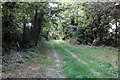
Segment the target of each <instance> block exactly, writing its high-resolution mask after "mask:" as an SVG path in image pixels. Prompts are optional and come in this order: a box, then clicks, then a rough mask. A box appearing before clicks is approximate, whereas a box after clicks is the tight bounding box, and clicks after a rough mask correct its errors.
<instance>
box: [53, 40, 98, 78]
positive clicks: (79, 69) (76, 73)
mask: <svg viewBox="0 0 120 80" xmlns="http://www.w3.org/2000/svg"><path fill="white" fill-rule="evenodd" d="M53 43H54V48H55V50H56V51H57V52H58V53H59V55H60V56H61V57H62V60H63V61H65V64H64V65H63V70H64V71H63V73H62V74H64V75H65V76H66V77H69V78H95V77H98V76H97V75H96V74H94V73H92V72H91V71H90V69H89V67H88V66H87V65H85V64H83V63H81V62H79V61H78V60H76V59H75V58H73V57H72V56H71V55H70V54H69V53H68V52H66V51H65V50H64V49H63V48H61V47H60V46H59V44H58V43H57V42H56V41H53Z"/></svg>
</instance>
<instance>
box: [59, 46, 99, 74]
mask: <svg viewBox="0 0 120 80" xmlns="http://www.w3.org/2000/svg"><path fill="white" fill-rule="evenodd" d="M61 47H62V48H64V47H63V46H61ZM64 49H65V50H66V51H67V52H68V53H70V54H71V55H72V56H73V57H74V58H76V59H77V60H78V61H79V62H82V63H83V64H88V63H86V62H85V61H84V60H82V59H81V58H80V57H78V56H77V55H75V54H74V53H72V52H71V51H69V50H68V49H66V48H64ZM90 70H91V72H93V73H94V74H96V75H98V76H100V75H101V73H100V72H97V71H95V70H94V69H92V68H90Z"/></svg>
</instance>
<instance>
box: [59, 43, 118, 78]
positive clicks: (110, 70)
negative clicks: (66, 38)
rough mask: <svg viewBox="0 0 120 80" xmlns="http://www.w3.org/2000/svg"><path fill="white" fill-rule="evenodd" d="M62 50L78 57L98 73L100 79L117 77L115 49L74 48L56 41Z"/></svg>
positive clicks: (82, 46)
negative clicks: (64, 49)
mask: <svg viewBox="0 0 120 80" xmlns="http://www.w3.org/2000/svg"><path fill="white" fill-rule="evenodd" d="M58 42H59V44H60V45H62V46H63V47H64V48H66V49H68V50H70V51H71V52H73V53H74V54H75V55H77V56H78V57H80V58H82V59H83V60H84V61H85V62H87V63H88V65H87V66H89V67H90V68H93V69H95V70H96V71H98V72H100V73H101V74H102V75H103V76H101V77H111V78H113V77H117V75H118V73H117V71H118V66H117V64H116V63H117V49H114V48H107V47H97V48H96V47H94V46H85V45H81V46H76V45H67V44H65V43H64V42H62V41H58Z"/></svg>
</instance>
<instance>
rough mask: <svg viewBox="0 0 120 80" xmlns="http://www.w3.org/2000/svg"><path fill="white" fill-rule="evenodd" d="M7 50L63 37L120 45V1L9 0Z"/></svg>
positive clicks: (4, 8) (4, 18) (5, 18)
mask: <svg viewBox="0 0 120 80" xmlns="http://www.w3.org/2000/svg"><path fill="white" fill-rule="evenodd" d="M1 4H2V6H1V8H2V39H3V40H2V42H3V43H2V46H3V50H11V49H15V50H16V49H19V48H30V47H32V46H36V45H37V44H38V43H41V42H43V41H45V40H46V41H49V40H52V39H62V40H65V41H67V42H70V43H74V44H78V45H80V44H84V45H94V46H100V45H105V46H113V47H118V46H120V4H119V3H117V2H85V3H80V2H64V3H60V2H5V3H1Z"/></svg>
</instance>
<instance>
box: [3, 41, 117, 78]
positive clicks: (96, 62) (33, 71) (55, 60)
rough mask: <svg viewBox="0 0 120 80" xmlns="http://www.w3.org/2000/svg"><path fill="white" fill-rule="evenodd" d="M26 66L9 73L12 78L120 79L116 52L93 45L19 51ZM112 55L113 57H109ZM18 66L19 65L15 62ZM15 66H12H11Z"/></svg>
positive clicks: (53, 44) (53, 43) (57, 45)
mask: <svg viewBox="0 0 120 80" xmlns="http://www.w3.org/2000/svg"><path fill="white" fill-rule="evenodd" d="M19 55H21V57H22V58H23V59H26V61H25V63H24V64H20V65H19V67H18V68H16V69H15V68H14V67H9V68H10V70H9V71H5V74H6V77H10V78H105V77H106V78H108V77H111V78H114V77H117V74H118V73H117V70H118V68H117V64H115V63H114V62H117V59H116V56H117V53H116V51H114V50H112V49H111V48H110V49H106V48H105V49H103V48H94V47H90V46H76V45H70V44H66V43H65V42H63V41H57V40H56V41H50V42H46V43H44V45H38V46H37V47H35V48H32V49H28V50H27V51H25V52H19ZM107 56H109V57H110V58H109V57H107ZM14 65H15V63H14ZM10 66H11V65H10Z"/></svg>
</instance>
